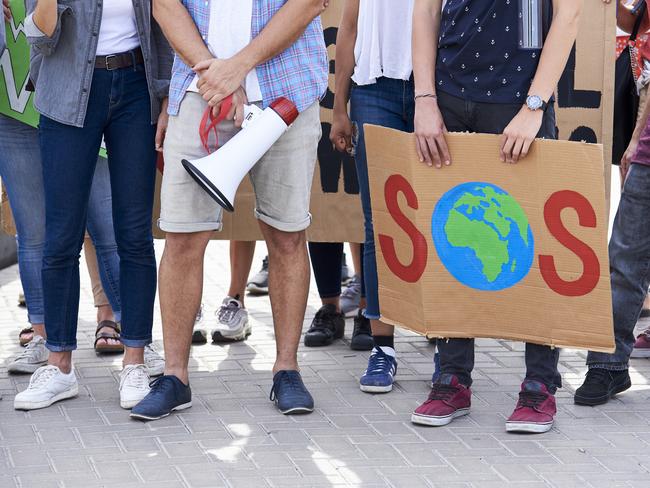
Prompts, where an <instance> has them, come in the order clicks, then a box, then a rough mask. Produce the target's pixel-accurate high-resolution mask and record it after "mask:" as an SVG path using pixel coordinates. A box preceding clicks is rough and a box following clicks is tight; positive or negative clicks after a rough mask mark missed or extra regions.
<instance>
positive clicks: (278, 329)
mask: <svg viewBox="0 0 650 488" xmlns="http://www.w3.org/2000/svg"><path fill="white" fill-rule="evenodd" d="M260 227H261V229H262V234H264V238H265V239H266V245H267V247H268V250H269V294H270V297H271V310H272V311H273V326H274V329H275V343H276V354H277V357H276V359H275V365H274V366H273V373H276V372H278V371H281V370H298V343H299V342H300V334H301V332H302V324H303V321H304V319H305V309H306V308H307V295H308V294H309V256H308V255H307V242H306V239H305V232H304V231H303V232H282V231H279V230H277V229H274V228H273V227H271V226H269V225H267V224H265V223H264V222H262V221H260Z"/></svg>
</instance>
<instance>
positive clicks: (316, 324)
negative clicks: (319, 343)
mask: <svg viewBox="0 0 650 488" xmlns="http://www.w3.org/2000/svg"><path fill="white" fill-rule="evenodd" d="M334 317H336V312H335V311H332V310H330V309H325V308H322V309H320V310H319V311H318V312H316V315H315V316H314V321H313V322H312V324H311V327H309V330H310V331H318V332H330V333H331V332H333V330H332V322H331V320H330V319H332V318H334Z"/></svg>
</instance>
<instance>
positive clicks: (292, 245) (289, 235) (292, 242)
mask: <svg viewBox="0 0 650 488" xmlns="http://www.w3.org/2000/svg"><path fill="white" fill-rule="evenodd" d="M266 245H267V246H268V248H269V254H271V255H275V254H279V255H293V254H296V253H297V252H300V251H303V250H304V251H306V248H307V247H306V246H307V241H306V238H305V232H304V231H301V232H282V231H280V230H277V229H270V230H269V231H268V232H267V233H266Z"/></svg>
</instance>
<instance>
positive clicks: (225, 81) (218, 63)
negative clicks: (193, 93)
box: [193, 58, 249, 107]
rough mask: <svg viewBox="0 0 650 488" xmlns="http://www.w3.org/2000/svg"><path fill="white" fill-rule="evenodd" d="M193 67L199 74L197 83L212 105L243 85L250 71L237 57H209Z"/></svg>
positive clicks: (201, 92) (206, 99) (205, 98)
mask: <svg viewBox="0 0 650 488" xmlns="http://www.w3.org/2000/svg"><path fill="white" fill-rule="evenodd" d="M193 69H194V71H195V72H196V74H197V75H199V81H198V83H197V84H196V86H197V88H198V89H199V93H200V94H201V96H202V97H203V99H204V100H205V101H206V102H208V105H210V106H211V107H215V106H216V105H218V104H220V103H221V101H222V100H223V99H224V98H226V97H227V96H229V95H232V94H233V93H234V92H235V90H237V89H238V88H239V87H241V86H242V83H243V81H244V79H245V78H246V75H247V74H248V72H249V69H248V68H247V67H246V66H244V65H243V64H242V63H241V62H239V61H238V60H237V58H230V59H207V60H205V61H200V62H198V63H197V64H196V65H194V68H193Z"/></svg>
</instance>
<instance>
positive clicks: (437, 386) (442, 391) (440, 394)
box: [426, 383, 458, 403]
mask: <svg viewBox="0 0 650 488" xmlns="http://www.w3.org/2000/svg"><path fill="white" fill-rule="evenodd" d="M457 392H458V387H457V386H453V385H445V384H443V383H434V384H433V386H432V387H431V393H429V398H427V401H426V403H429V402H433V401H436V400H441V401H446V400H449V399H450V398H451V397H452V396H454V395H455V394H456V393H457Z"/></svg>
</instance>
